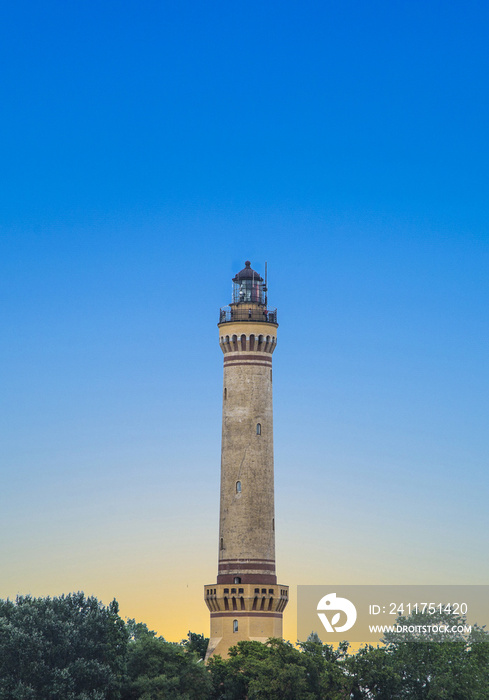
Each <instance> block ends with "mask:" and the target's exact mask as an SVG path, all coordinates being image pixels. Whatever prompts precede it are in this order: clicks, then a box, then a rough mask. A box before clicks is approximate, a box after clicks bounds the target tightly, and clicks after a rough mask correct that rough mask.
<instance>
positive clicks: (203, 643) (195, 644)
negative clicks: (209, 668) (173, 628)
mask: <svg viewBox="0 0 489 700" xmlns="http://www.w3.org/2000/svg"><path fill="white" fill-rule="evenodd" d="M180 644H181V645H182V646H183V647H184V648H185V649H186V650H187V651H190V652H195V653H196V654H197V655H198V657H199V659H205V655H206V652H207V647H208V646H209V637H204V635H203V634H195V632H190V630H189V632H188V637H187V639H182V641H181V642H180Z"/></svg>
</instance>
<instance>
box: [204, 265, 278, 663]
mask: <svg viewBox="0 0 489 700" xmlns="http://www.w3.org/2000/svg"><path fill="white" fill-rule="evenodd" d="M233 282H234V291H233V302H232V303H231V305H230V307H228V308H225V309H221V316H220V323H219V324H218V327H219V332H220V338H219V342H220V346H221V350H222V352H223V353H224V385H223V400H222V405H223V409H222V449H221V502H220V522H219V568H218V575H217V583H216V584H212V585H211V586H206V587H205V598H206V603H207V605H208V607H209V610H210V612H211V638H210V642H209V648H208V652H207V658H209V657H210V656H212V655H213V654H220V655H221V656H227V651H228V649H229V647H230V646H233V645H234V644H236V643H237V642H238V641H240V640H242V639H244V640H251V639H254V640H258V641H262V642H265V641H266V640H267V639H268V638H269V637H281V636H282V611H283V609H284V608H285V606H286V604H287V602H288V587H287V586H283V585H277V576H276V572H275V514H274V481H273V402H272V385H273V374H272V353H273V351H274V350H275V347H276V342H277V338H276V336H277V328H278V324H277V313H276V310H275V309H269V308H268V307H267V304H266V296H265V295H266V288H265V285H264V284H263V280H262V278H261V277H260V276H259V275H258V273H256V272H255V271H254V270H252V269H251V267H250V263H249V262H248V261H247V262H246V267H245V268H244V269H243V270H242V271H241V272H240V273H238V275H236V277H235V278H234V279H233Z"/></svg>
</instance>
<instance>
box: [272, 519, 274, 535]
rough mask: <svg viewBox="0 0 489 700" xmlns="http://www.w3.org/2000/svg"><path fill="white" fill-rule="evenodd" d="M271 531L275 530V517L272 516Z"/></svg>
mask: <svg viewBox="0 0 489 700" xmlns="http://www.w3.org/2000/svg"><path fill="white" fill-rule="evenodd" d="M272 532H275V518H272Z"/></svg>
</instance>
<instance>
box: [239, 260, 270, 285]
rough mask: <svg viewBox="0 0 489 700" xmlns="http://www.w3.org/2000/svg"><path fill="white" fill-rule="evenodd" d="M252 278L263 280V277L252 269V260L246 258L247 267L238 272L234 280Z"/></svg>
mask: <svg viewBox="0 0 489 700" xmlns="http://www.w3.org/2000/svg"><path fill="white" fill-rule="evenodd" d="M251 279H254V280H256V281H257V282H263V277H260V275H259V274H258V272H256V270H252V269H251V263H250V261H249V260H246V262H245V267H244V268H243V269H242V270H241V272H238V274H237V275H236V277H233V282H241V280H251Z"/></svg>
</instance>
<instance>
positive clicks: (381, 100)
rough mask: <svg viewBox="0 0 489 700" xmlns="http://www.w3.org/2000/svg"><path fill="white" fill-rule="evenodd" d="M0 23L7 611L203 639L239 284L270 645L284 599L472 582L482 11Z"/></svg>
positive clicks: (483, 179) (228, 8) (481, 542)
mask: <svg viewBox="0 0 489 700" xmlns="http://www.w3.org/2000/svg"><path fill="white" fill-rule="evenodd" d="M0 12H1V19H2V21H1V22H0V27H1V29H0V31H1V33H2V41H1V42H0V47H1V48H0V51H1V52H2V53H3V56H2V59H3V60H2V65H3V66H4V67H5V68H4V70H3V76H2V78H1V85H2V91H3V94H4V104H5V105H6V108H5V109H4V110H3V113H2V114H1V115H0V122H1V126H2V128H1V130H0V133H1V134H2V136H1V137H0V138H1V141H2V155H3V157H2V170H1V173H2V187H1V192H2V209H1V211H2V215H1V221H0V226H1V228H0V290H1V295H2V317H3V320H2V326H1V331H0V332H1V334H2V342H1V344H0V360H1V366H2V373H1V375H2V379H1V397H2V399H1V402H0V410H1V420H0V470H1V479H2V481H1V483H2V487H1V489H0V524H1V531H2V536H1V538H0V554H1V572H2V575H1V577H0V597H2V598H6V597H10V598H14V597H15V596H16V595H17V594H20V595H26V594H31V595H33V596H45V595H51V596H53V595H60V594H62V593H69V592H71V591H77V590H83V591H84V592H85V593H86V594H87V595H95V596H97V597H98V598H99V599H101V600H102V601H103V602H104V603H106V604H107V603H109V602H110V601H111V600H112V599H113V598H114V597H115V598H116V599H117V600H118V601H119V604H120V612H121V615H122V616H123V617H125V618H136V619H137V620H138V621H141V622H145V623H146V624H147V625H148V627H150V628H151V629H154V630H156V631H157V632H158V633H159V634H161V635H163V636H164V637H165V638H166V639H168V640H171V641H179V640H180V639H182V638H183V637H185V636H186V634H187V632H188V630H192V631H193V632H197V633H204V634H205V635H206V636H207V635H208V633H209V614H208V610H207V608H206V606H205V603H204V599H203V588H204V585H205V584H208V583H210V582H212V581H214V580H215V576H216V572H217V554H218V552H217V547H218V522H219V460H220V439H221V390H222V353H221V350H220V348H219V344H218V330H217V322H218V320H219V307H221V306H223V305H226V304H228V303H229V301H230V300H231V278H232V277H233V276H234V274H235V273H236V272H237V271H239V270H240V269H241V268H242V267H243V266H244V261H245V260H251V263H252V266H253V268H254V269H256V270H257V271H258V272H259V273H260V274H263V273H264V263H265V261H268V281H269V302H270V304H271V305H272V306H277V309H278V323H279V328H278V345H277V350H276V352H275V353H274V356H273V364H274V437H275V506H276V518H275V520H276V544H277V576H278V581H279V583H284V584H288V585H289V586H290V595H291V601H290V603H289V605H288V607H287V608H286V610H285V613H284V636H285V638H286V639H290V640H291V641H294V642H295V641H296V620H295V590H296V586H297V585H298V584H330V583H331V584H406V585H407V584H486V583H487V582H488V579H489V564H488V562H487V556H486V552H487V545H488V542H487V538H488V532H489V522H488V521H489V517H488V510H487V488H488V480H489V476H488V474H489V471H488V469H487V454H488V437H487V415H488V403H489V398H488V397H489V386H488V379H489V367H488V362H487V347H488V311H487V310H488V308H489V284H488V275H487V270H488V269H489V264H488V263H489V234H488V230H489V229H488V223H489V222H488V219H489V211H488V204H487V202H488V199H487V184H486V183H487V163H488V162H489V159H488V150H489V145H488V138H487V128H486V125H487V123H488V117H489V115H488V112H489V101H488V98H487V95H486V90H485V89H484V86H485V82H486V76H487V68H488V65H487V64H488V61H489V59H488V55H487V46H486V37H485V33H484V30H483V28H484V27H485V26H486V23H487V19H488V17H487V14H489V10H488V9H487V8H482V7H481V6H480V4H479V3H475V2H468V3H464V4H463V5H462V4H458V3H456V4H455V5H453V6H451V7H448V6H446V4H444V3H438V2H435V3H431V4H430V6H426V4H425V3H420V2H413V3H410V4H409V6H405V7H402V8H401V7H394V6H392V4H391V3H387V2H374V3H373V4H372V3H370V4H369V6H368V7H359V6H358V3H349V2H347V3H342V4H341V7H339V6H337V4H333V3H326V4H319V3H313V2H306V3H305V4H304V3H301V4H299V3H293V2H288V3H285V4H284V3H281V4H280V5H279V4H278V3H273V2H272V3H267V4H266V6H263V4H262V3H257V2H252V3H247V5H246V7H245V6H239V7H238V6H234V7H233V6H232V5H231V4H229V3H224V2H216V3H211V4H210V5H206V6H203V5H201V4H198V3H195V2H183V3H179V4H178V7H176V6H175V7H170V6H169V5H167V4H158V3H154V2H143V3H137V4H136V3H132V2H129V3H126V5H125V6H124V7H123V8H121V7H120V4H116V3H113V2H111V1H109V2H106V3H103V6H97V7H96V6H95V5H94V4H92V3H88V4H84V5H83V6H78V7H67V6H66V4H64V3H61V2H52V1H50V0H48V2H47V3H46V2H43V3H40V2H37V1H34V2H23V1H22V0H21V2H20V3H17V4H15V5H11V6H8V7H7V6H5V7H3V8H2V10H1V11H0Z"/></svg>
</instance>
